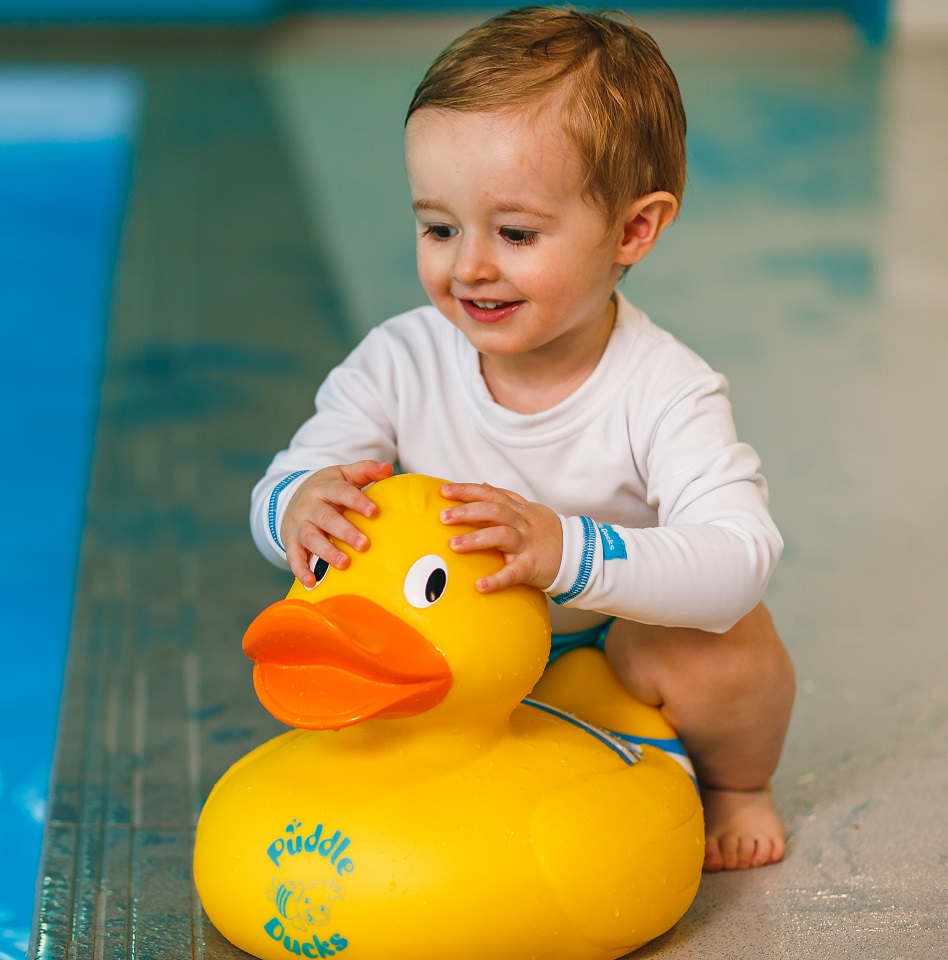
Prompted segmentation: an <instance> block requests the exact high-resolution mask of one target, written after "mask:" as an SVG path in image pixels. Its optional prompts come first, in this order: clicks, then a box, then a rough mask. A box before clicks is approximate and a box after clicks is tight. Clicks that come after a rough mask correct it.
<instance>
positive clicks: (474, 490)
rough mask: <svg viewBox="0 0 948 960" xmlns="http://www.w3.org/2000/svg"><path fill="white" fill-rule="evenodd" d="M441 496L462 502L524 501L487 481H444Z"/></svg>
mask: <svg viewBox="0 0 948 960" xmlns="http://www.w3.org/2000/svg"><path fill="white" fill-rule="evenodd" d="M441 496H442V497H444V498H445V500H460V501H461V502H462V503H479V502H485V501H486V502H492V503H503V502H505V501H509V500H516V501H518V502H520V503H526V501H525V500H524V499H523V497H520V496H517V495H516V494H514V493H512V492H511V491H510V490H502V489H501V488H500V487H493V486H491V485H490V484H489V483H444V484H442V485H441Z"/></svg>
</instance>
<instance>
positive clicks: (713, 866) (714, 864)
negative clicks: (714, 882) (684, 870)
mask: <svg viewBox="0 0 948 960" xmlns="http://www.w3.org/2000/svg"><path fill="white" fill-rule="evenodd" d="M723 869H724V860H723V858H722V857H721V847H720V845H719V844H718V839H717V837H708V839H707V841H706V843H705V846H704V870H705V872H706V873H717V872H718V870H723Z"/></svg>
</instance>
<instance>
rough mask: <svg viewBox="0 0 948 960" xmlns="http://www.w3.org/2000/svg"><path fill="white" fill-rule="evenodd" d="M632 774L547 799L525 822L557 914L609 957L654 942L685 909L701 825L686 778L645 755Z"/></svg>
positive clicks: (700, 850) (605, 776)
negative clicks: (558, 910)
mask: <svg viewBox="0 0 948 960" xmlns="http://www.w3.org/2000/svg"><path fill="white" fill-rule="evenodd" d="M643 749H644V755H643V759H642V760H641V761H639V762H637V763H635V764H634V765H632V766H629V767H625V768H622V769H617V770H614V771H610V772H607V773H601V774H596V775H594V776H591V777H586V778H584V779H582V780H577V781H574V782H573V783H570V784H568V785H566V786H563V787H560V788H559V789H556V790H554V791H552V792H550V793H549V794H548V795H547V796H546V797H545V798H544V799H543V800H542V801H541V803H540V805H539V806H538V808H537V810H536V813H535V814H534V816H533V821H532V825H531V826H532V834H533V846H534V849H535V851H536V855H537V860H538V864H539V867H540V871H541V873H542V874H543V875H544V876H545V878H546V880H547V883H548V884H549V886H550V888H551V890H552V891H553V893H554V895H555V896H556V898H557V899H558V900H559V902H560V905H561V906H562V909H563V912H564V913H565V914H566V915H567V916H568V917H569V918H570V920H572V922H573V923H574V924H575V925H576V926H577V927H578V928H579V929H580V930H582V931H584V932H585V934H586V936H587V937H588V938H589V940H590V941H591V942H593V943H595V944H598V945H601V946H603V947H606V948H611V949H613V950H615V952H614V953H604V954H603V956H610V957H616V956H621V955H622V954H623V953H624V952H629V951H631V950H633V949H635V948H636V947H639V946H641V945H642V944H644V943H647V942H648V941H649V940H652V939H654V938H655V937H657V936H659V935H661V934H662V933H664V932H665V931H666V930H668V929H669V928H670V927H672V926H673V925H674V924H675V923H677V922H678V920H679V919H680V918H681V917H682V916H683V915H684V913H685V911H686V910H687V909H688V907H689V906H690V905H691V902H692V900H693V899H694V896H695V893H696V892H697V889H698V883H699V881H700V879H701V867H702V863H703V860H704V821H703V817H702V814H701V804H700V801H699V798H698V795H697V793H696V791H695V789H694V786H693V785H692V783H691V781H690V780H689V778H688V777H687V775H686V774H685V773H684V772H683V771H682V769H681V767H680V766H679V765H678V764H676V763H675V761H674V760H671V759H669V758H668V757H667V756H665V755H664V754H663V753H662V752H661V751H660V750H656V749H652V748H649V747H645V748H643Z"/></svg>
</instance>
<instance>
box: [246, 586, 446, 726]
mask: <svg viewBox="0 0 948 960" xmlns="http://www.w3.org/2000/svg"><path fill="white" fill-rule="evenodd" d="M243 647H244V653H246V654H247V656H248V657H250V659H251V660H253V661H254V668H253V685H254V689H255V690H256V691H257V696H258V697H259V698H260V702H261V703H262V704H263V705H264V706H265V707H266V708H267V710H269V711H270V713H272V714H273V716H275V717H276V718H277V719H278V720H282V721H283V722H284V723H287V724H289V725H290V726H291V727H303V728H305V729H307V730H330V729H332V730H338V729H339V728H340V727H347V726H350V725H352V724H355V723H360V722H361V721H363V720H370V719H372V718H373V717H387V718H395V717H409V716H413V715H415V714H418V713H423V712H424V711H426V710H430V709H431V708H432V707H434V706H436V705H437V704H439V703H440V702H441V701H442V700H443V699H444V698H445V696H446V695H447V693H448V690H450V689H451V671H450V669H449V668H448V664H447V661H446V660H445V659H444V657H443V656H442V655H441V653H440V652H439V651H438V650H436V649H435V648H434V647H433V646H432V645H431V644H430V643H429V642H428V641H427V640H426V639H425V638H424V637H423V636H422V635H421V634H420V633H418V631H417V630H415V629H413V628H412V627H410V626H408V624H406V623H405V622H404V621H402V620H400V619H399V618H398V617H396V616H394V615H393V614H391V613H389V612H388V611H387V610H384V609H383V608H382V607H380V606H379V605H378V604H375V603H373V602H372V601H371V600H366V599H364V598H362V597H355V596H339V597H329V598H328V599H326V600H324V601H322V602H321V603H318V604H313V603H309V602H308V601H306V600H281V601H279V602H278V603H274V604H273V605H272V606H270V607H267V609H266V610H264V611H263V612H262V613H261V614H260V615H259V616H258V617H257V618H256V619H255V620H254V621H253V623H251V624H250V626H249V627H248V629H247V632H246V634H244V643H243Z"/></svg>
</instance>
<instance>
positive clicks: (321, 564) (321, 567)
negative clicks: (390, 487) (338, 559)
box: [309, 554, 329, 589]
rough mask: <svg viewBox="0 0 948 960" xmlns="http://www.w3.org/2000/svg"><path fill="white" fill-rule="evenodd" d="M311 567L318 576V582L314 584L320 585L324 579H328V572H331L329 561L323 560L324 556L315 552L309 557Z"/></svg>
mask: <svg viewBox="0 0 948 960" xmlns="http://www.w3.org/2000/svg"><path fill="white" fill-rule="evenodd" d="M309 568H310V570H312V571H313V574H314V575H315V577H316V583H315V584H313V586H316V587H318V586H319V585H320V584H321V583H322V582H323V580H325V579H326V574H327V573H329V561H328V560H323V558H322V557H317V556H316V554H313V555H312V556H311V557H310V558H309ZM310 589H312V588H310Z"/></svg>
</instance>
